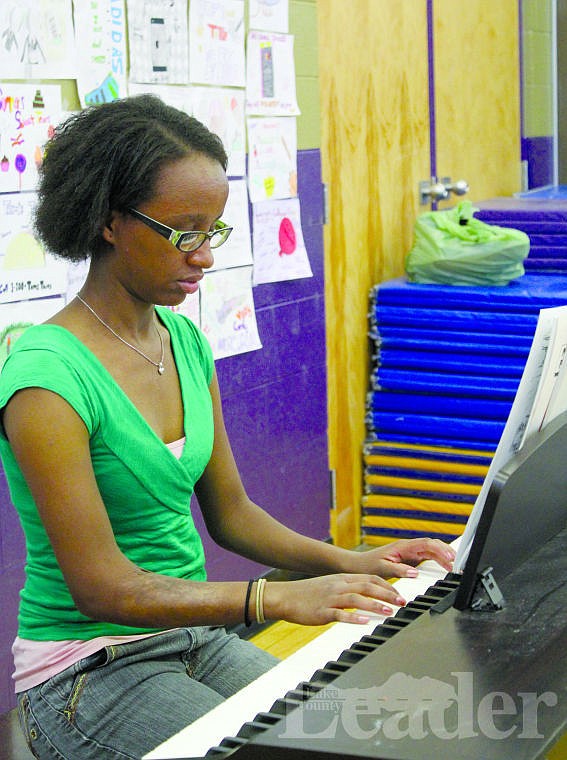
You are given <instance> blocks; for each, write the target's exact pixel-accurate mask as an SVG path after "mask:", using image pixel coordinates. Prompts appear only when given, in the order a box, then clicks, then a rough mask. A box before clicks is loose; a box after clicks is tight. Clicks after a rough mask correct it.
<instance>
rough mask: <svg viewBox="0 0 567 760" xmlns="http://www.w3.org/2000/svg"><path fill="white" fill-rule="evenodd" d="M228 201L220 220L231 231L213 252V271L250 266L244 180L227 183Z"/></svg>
mask: <svg viewBox="0 0 567 760" xmlns="http://www.w3.org/2000/svg"><path fill="white" fill-rule="evenodd" d="M228 185H229V193H228V200H227V202H226V206H225V209H224V213H223V215H222V220H223V222H225V224H227V225H228V226H229V227H232V228H233V230H232V232H231V233H230V237H229V238H228V240H227V241H226V243H224V245H222V246H221V247H220V248H215V249H214V250H213V255H214V257H215V263H214V266H213V267H211V271H212V270H214V269H228V268H229V267H242V266H248V265H251V264H252V247H251V243H250V219H249V216H248V190H247V188H246V180H245V179H232V180H230V181H229V183H228Z"/></svg>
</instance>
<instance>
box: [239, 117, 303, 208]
mask: <svg viewBox="0 0 567 760" xmlns="http://www.w3.org/2000/svg"><path fill="white" fill-rule="evenodd" d="M296 121H297V120H296V119H295V117H293V116H276V117H273V118H272V117H250V118H248V119H247V129H248V192H249V194H250V201H251V202H252V203H257V202H258V201H265V200H275V199H278V198H294V197H296V196H297V123H296Z"/></svg>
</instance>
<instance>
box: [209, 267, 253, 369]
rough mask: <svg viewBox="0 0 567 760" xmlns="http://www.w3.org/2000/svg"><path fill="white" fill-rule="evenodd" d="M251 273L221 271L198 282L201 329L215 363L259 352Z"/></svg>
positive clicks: (212, 273) (246, 270) (243, 269)
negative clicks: (234, 355)
mask: <svg viewBox="0 0 567 760" xmlns="http://www.w3.org/2000/svg"><path fill="white" fill-rule="evenodd" d="M251 270H252V267H240V268H238V269H223V270H221V271H218V272H208V273H207V274H206V275H205V277H204V278H203V280H201V329H202V330H203V332H204V333H205V335H206V336H207V338H208V339H209V341H210V343H211V347H212V350H213V356H214V358H215V359H222V358H223V357H225V356H231V355H233V354H242V353H245V352H247V351H254V350H256V349H258V348H262V344H261V342H260V336H259V335H258V325H257V324H256V310H255V307H254V296H253V293H252V272H251Z"/></svg>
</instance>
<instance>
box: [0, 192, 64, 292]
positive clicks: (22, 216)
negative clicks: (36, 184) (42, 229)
mask: <svg viewBox="0 0 567 760" xmlns="http://www.w3.org/2000/svg"><path fill="white" fill-rule="evenodd" d="M35 203H36V194H35V193H7V194H5V195H0V303H2V304H4V303H8V302H11V301H21V300H25V299H29V298H44V297H45V296H53V295H61V294H63V293H65V292H66V290H67V262H66V261H63V260H61V259H56V258H54V257H53V256H51V255H50V254H48V253H46V252H45V251H44V250H43V248H42V246H41V245H40V243H39V242H38V240H37V239H36V238H35V237H34V235H33V232H32V225H33V219H32V214H33V209H34V206H35Z"/></svg>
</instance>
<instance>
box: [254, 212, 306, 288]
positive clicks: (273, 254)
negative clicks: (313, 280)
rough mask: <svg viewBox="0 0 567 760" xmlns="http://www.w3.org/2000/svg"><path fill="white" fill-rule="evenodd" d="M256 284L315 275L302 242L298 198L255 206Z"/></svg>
mask: <svg viewBox="0 0 567 760" xmlns="http://www.w3.org/2000/svg"><path fill="white" fill-rule="evenodd" d="M252 228H253V230H254V236H253V244H252V245H253V250H254V274H253V280H254V285H259V284H260V283H264V282H278V281H280V280H296V279H298V278H300V277H312V276H313V273H312V271H311V266H310V264H309V259H308V257H307V251H306V250H305V243H304V242H303V233H302V231H301V215H300V210H299V198H288V199H286V200H279V201H263V202H261V203H254V204H253V206H252Z"/></svg>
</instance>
